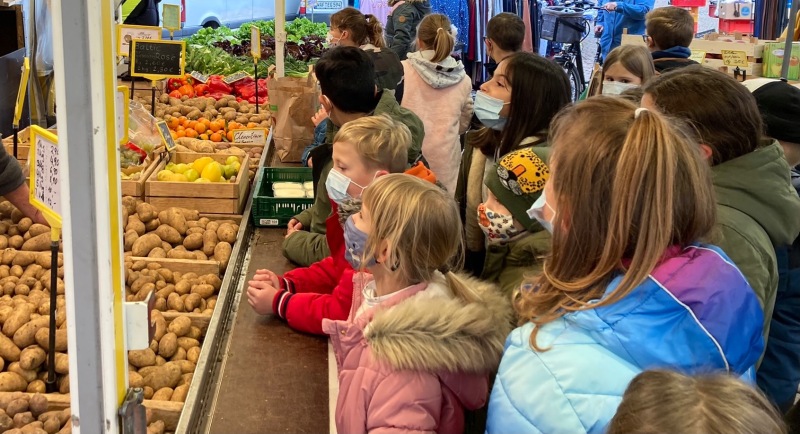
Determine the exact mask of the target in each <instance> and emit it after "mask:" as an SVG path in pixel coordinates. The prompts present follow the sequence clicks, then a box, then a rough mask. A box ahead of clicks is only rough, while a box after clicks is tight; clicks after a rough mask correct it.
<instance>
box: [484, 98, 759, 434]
mask: <svg viewBox="0 0 800 434" xmlns="http://www.w3.org/2000/svg"><path fill="white" fill-rule="evenodd" d="M551 134H552V147H553V150H552V155H551V158H550V169H551V173H550V179H549V180H548V182H547V184H546V185H545V189H544V192H543V194H542V195H541V196H540V197H539V199H538V200H537V201H536V203H534V205H533V206H532V207H531V209H530V211H529V214H530V215H531V216H532V217H534V218H536V219H537V220H539V221H540V222H541V223H542V225H543V226H544V227H545V228H548V227H549V228H552V232H553V241H552V252H551V255H550V257H549V258H547V259H546V260H545V263H544V271H543V273H542V275H541V276H539V277H537V278H535V279H533V280H531V281H529V282H527V283H526V284H523V287H522V290H521V293H520V295H519V297H518V298H517V301H516V306H515V307H516V309H517V313H518V314H519V316H520V318H521V321H523V322H524V323H523V324H522V326H521V327H519V328H518V329H516V330H515V331H513V332H512V333H511V335H510V336H509V338H508V341H507V342H506V351H505V354H504V355H503V360H502V362H501V364H500V370H499V373H498V376H497V380H496V381H495V386H494V390H493V392H492V398H491V402H490V405H489V420H488V425H487V432H489V433H495V432H546V433H557V432H569V433H584V432H589V433H601V432H605V429H606V425H607V424H608V422H609V420H610V419H611V417H612V416H613V415H614V412H615V411H616V408H617V405H619V402H620V398H621V397H622V394H623V392H624V391H625V388H626V387H627V385H628V383H629V382H630V381H631V379H632V378H633V377H634V376H635V375H636V374H638V373H639V372H641V371H643V370H646V369H650V368H654V367H666V368H673V369H678V370H681V371H683V372H687V373H690V374H691V373H697V372H705V371H713V370H726V371H729V372H731V373H732V374H735V375H744V374H746V373H747V375H751V374H752V370H751V368H752V367H753V366H754V364H755V363H756V361H757V360H758V358H759V356H760V355H761V351H762V348H763V341H762V338H761V328H762V322H763V314H762V313H761V306H760V304H759V301H758V298H757V297H756V295H755V293H754V292H753V290H752V288H751V287H750V286H749V285H748V283H747V280H745V278H744V277H743V276H742V274H741V272H740V271H739V270H738V269H737V268H736V266H734V265H733V264H732V263H731V261H730V259H729V258H728V257H727V256H726V255H725V253H723V252H722V251H721V250H720V249H719V248H717V247H715V246H711V245H708V244H702V243H699V242H698V240H701V239H703V238H704V237H705V236H706V235H707V234H708V233H709V231H710V230H711V228H712V227H713V225H714V219H715V205H714V203H715V201H714V190H713V187H712V185H711V178H710V171H709V169H708V167H707V166H708V165H707V164H706V163H705V162H704V161H703V160H702V158H701V156H700V152H699V150H698V146H697V145H696V143H694V142H693V141H692V140H691V139H690V138H689V137H688V136H686V135H685V134H683V133H681V131H680V130H679V129H677V128H676V127H673V126H672V125H671V122H670V121H668V120H667V119H665V118H664V117H662V116H661V115H659V114H657V113H655V112H651V111H648V110H645V109H637V108H636V107H635V106H634V105H633V104H631V103H630V102H628V101H625V100H623V99H620V98H612V97H605V96H599V97H596V98H591V99H588V100H586V101H583V102H581V103H578V104H577V105H575V106H572V107H569V108H567V109H566V110H564V111H563V113H562V114H561V115H559V116H558V117H557V118H556V120H554V122H553V128H552V129H551Z"/></svg>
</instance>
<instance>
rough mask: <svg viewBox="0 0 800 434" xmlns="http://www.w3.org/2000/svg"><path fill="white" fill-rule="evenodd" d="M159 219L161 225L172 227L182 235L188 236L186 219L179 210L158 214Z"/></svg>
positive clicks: (174, 209)
mask: <svg viewBox="0 0 800 434" xmlns="http://www.w3.org/2000/svg"><path fill="white" fill-rule="evenodd" d="M158 219H159V220H160V221H161V224H165V225H168V226H171V227H172V228H173V229H175V230H177V231H178V233H179V234H180V235H186V230H187V229H188V228H187V226H186V217H185V216H184V214H183V213H182V212H181V211H180V210H179V209H178V208H169V209H166V210H164V211H161V212H160V213H158Z"/></svg>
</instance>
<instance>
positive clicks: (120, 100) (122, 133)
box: [114, 86, 130, 144]
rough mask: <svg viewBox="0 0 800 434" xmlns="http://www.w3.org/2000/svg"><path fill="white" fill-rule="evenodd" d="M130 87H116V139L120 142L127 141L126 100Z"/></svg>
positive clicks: (127, 117) (127, 100) (127, 99)
mask: <svg viewBox="0 0 800 434" xmlns="http://www.w3.org/2000/svg"><path fill="white" fill-rule="evenodd" d="M129 96H130V89H128V87H127V86H119V87H117V102H116V104H114V108H115V109H116V120H117V122H116V124H117V136H116V137H117V141H118V142H119V143H121V144H125V143H128V128H129V127H128V125H129V124H128V121H129V113H128V102H129V101H130V99H129Z"/></svg>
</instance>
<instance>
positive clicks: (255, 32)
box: [250, 26, 261, 61]
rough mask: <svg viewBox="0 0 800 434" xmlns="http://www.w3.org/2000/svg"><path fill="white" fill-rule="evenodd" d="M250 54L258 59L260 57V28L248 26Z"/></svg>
mask: <svg viewBox="0 0 800 434" xmlns="http://www.w3.org/2000/svg"><path fill="white" fill-rule="evenodd" d="M250 54H251V55H252V56H253V59H255V60H256V61H258V59H260V58H261V29H259V28H258V27H256V26H251V27H250Z"/></svg>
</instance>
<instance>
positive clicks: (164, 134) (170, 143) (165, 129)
mask: <svg viewBox="0 0 800 434" xmlns="http://www.w3.org/2000/svg"><path fill="white" fill-rule="evenodd" d="M156 126H157V127H158V132H159V133H161V138H162V139H164V143H165V144H166V146H167V151H170V152H172V151H174V150H175V146H177V145H176V144H175V139H173V138H172V131H170V130H169V126H168V125H167V123H166V122H164V121H159V122H158V123H156Z"/></svg>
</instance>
